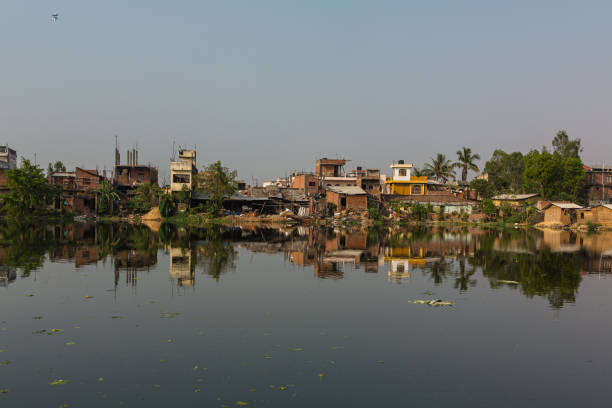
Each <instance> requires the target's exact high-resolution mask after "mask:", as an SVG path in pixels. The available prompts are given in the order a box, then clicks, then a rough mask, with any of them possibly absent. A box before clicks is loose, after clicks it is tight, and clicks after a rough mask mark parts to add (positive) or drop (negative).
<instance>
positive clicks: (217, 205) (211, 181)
mask: <svg viewBox="0 0 612 408" xmlns="http://www.w3.org/2000/svg"><path fill="white" fill-rule="evenodd" d="M237 176H238V173H237V172H236V170H230V169H228V168H227V167H223V166H222V165H221V162H220V161H217V162H215V163H213V164H211V165H209V166H208V167H207V168H206V170H205V171H204V172H202V173H201V174H200V176H199V177H198V178H199V182H200V184H201V185H202V191H203V192H204V193H205V194H206V195H207V196H208V214H209V216H211V217H216V216H217V215H218V213H219V210H220V209H221V207H222V206H223V199H224V198H226V197H229V196H231V195H232V194H234V192H235V191H236V189H237V188H238V186H237V185H236V177H237Z"/></svg>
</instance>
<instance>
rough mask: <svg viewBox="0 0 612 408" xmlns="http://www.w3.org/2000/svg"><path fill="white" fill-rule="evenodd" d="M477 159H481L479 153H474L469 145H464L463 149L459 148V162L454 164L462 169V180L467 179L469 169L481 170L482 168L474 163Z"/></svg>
mask: <svg viewBox="0 0 612 408" xmlns="http://www.w3.org/2000/svg"><path fill="white" fill-rule="evenodd" d="M476 160H480V155H479V154H478V153H476V154H474V153H472V149H470V148H469V147H463V148H462V149H461V150H457V162H456V163H455V164H454V166H455V167H457V168H459V169H461V181H462V182H464V183H465V182H466V181H467V175H468V170H472V171H479V170H480V169H479V168H478V166H477V165H476V163H474V162H475V161H476Z"/></svg>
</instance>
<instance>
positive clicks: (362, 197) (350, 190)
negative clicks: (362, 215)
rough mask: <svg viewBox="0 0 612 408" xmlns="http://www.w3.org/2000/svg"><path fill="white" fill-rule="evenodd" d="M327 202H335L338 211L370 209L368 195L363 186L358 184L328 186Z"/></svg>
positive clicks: (326, 192)
mask: <svg viewBox="0 0 612 408" xmlns="http://www.w3.org/2000/svg"><path fill="white" fill-rule="evenodd" d="M325 202H326V203H332V204H334V205H335V206H336V209H337V211H342V210H352V211H364V210H367V209H368V196H367V194H366V192H365V191H363V189H362V188H361V187H357V186H331V187H327V188H326V191H325Z"/></svg>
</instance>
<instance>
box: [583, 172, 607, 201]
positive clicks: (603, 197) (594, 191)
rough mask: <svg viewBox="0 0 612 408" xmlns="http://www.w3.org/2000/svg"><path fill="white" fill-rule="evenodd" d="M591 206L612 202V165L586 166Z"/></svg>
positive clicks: (588, 195)
mask: <svg viewBox="0 0 612 408" xmlns="http://www.w3.org/2000/svg"><path fill="white" fill-rule="evenodd" d="M584 168H585V170H586V188H587V198H588V201H589V205H590V206H595V205H598V204H610V203H612V167H605V166H584Z"/></svg>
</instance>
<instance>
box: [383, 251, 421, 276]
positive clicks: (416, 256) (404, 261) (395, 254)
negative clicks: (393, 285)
mask: <svg viewBox="0 0 612 408" xmlns="http://www.w3.org/2000/svg"><path fill="white" fill-rule="evenodd" d="M424 253H425V251H424V250H423V248H419V249H418V250H417V251H416V253H414V252H413V251H412V248H410V247H404V248H389V255H388V256H385V261H387V262H389V264H390V269H389V274H388V276H389V282H397V283H400V282H402V281H404V280H407V279H410V270H409V268H410V265H413V266H414V265H425V262H426V259H425V256H424Z"/></svg>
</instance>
